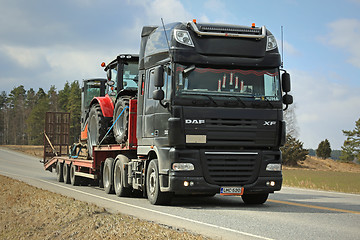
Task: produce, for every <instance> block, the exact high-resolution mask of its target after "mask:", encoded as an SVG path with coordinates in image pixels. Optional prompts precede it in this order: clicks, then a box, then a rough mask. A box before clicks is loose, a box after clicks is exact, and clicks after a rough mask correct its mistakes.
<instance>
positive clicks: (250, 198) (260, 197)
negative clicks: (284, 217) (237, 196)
mask: <svg viewBox="0 0 360 240" xmlns="http://www.w3.org/2000/svg"><path fill="white" fill-rule="evenodd" d="M268 196H269V193H257V194H244V195H242V196H241V198H242V200H243V201H244V203H245V204H254V205H255V204H263V203H265V202H266V200H267V199H268Z"/></svg>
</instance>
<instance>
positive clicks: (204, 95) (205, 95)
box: [182, 92, 219, 107]
mask: <svg viewBox="0 0 360 240" xmlns="http://www.w3.org/2000/svg"><path fill="white" fill-rule="evenodd" d="M182 94H185V95H196V96H203V97H207V98H208V99H210V101H211V102H213V103H214V104H215V106H216V107H217V106H219V105H218V104H217V103H216V102H215V100H214V98H213V97H211V96H209V95H207V94H203V93H189V92H183V93H182Z"/></svg>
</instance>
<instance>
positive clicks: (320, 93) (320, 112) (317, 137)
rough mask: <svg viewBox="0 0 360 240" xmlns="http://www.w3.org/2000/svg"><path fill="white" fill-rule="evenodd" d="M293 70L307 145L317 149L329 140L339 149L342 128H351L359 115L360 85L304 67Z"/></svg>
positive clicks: (297, 113) (333, 146)
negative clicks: (332, 78) (305, 69)
mask: <svg viewBox="0 0 360 240" xmlns="http://www.w3.org/2000/svg"><path fill="white" fill-rule="evenodd" d="M289 72H291V77H292V84H293V94H294V102H296V105H297V108H296V115H297V121H298V125H299V128H300V131H299V132H300V139H301V140H302V141H303V142H304V145H305V147H307V148H317V146H318V144H319V143H320V141H322V140H324V139H325V138H327V139H329V141H330V143H331V145H332V148H333V149H340V147H341V146H342V144H343V142H344V140H345V137H344V136H343V134H342V130H347V129H352V128H353V126H354V123H355V121H356V120H357V119H358V118H359V116H360V108H359V102H360V95H359V92H360V88H359V87H352V86H349V85H345V84H339V83H336V82H331V81H329V80H328V78H327V77H328V76H320V75H318V74H316V73H310V72H304V71H301V70H289Z"/></svg>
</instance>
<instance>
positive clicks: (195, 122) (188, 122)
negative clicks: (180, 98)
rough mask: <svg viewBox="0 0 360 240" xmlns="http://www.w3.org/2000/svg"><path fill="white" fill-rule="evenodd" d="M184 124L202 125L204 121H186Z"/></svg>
mask: <svg viewBox="0 0 360 240" xmlns="http://www.w3.org/2000/svg"><path fill="white" fill-rule="evenodd" d="M185 123H186V124H204V123H205V120H203V119H186V120H185Z"/></svg>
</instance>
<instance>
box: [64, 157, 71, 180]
mask: <svg viewBox="0 0 360 240" xmlns="http://www.w3.org/2000/svg"><path fill="white" fill-rule="evenodd" d="M69 172H70V167H69V165H67V164H66V162H64V163H63V178H64V183H66V184H69V183H70V174H69Z"/></svg>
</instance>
